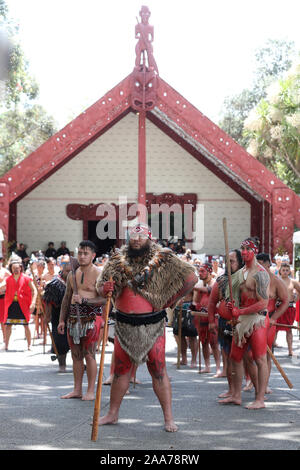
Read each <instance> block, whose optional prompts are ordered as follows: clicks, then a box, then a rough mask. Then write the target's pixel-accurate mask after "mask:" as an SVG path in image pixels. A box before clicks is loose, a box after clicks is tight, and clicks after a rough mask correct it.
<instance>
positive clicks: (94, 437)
mask: <svg viewBox="0 0 300 470" xmlns="http://www.w3.org/2000/svg"><path fill="white" fill-rule="evenodd" d="M110 282H112V278H110ZM111 296H112V292H108V294H107V301H106V305H105V316H104V333H103V340H102V350H101V358H100V367H99V373H98V382H97V391H96V398H95V407H94V417H93V427H92V435H91V440H92V441H96V440H97V437H98V428H99V426H98V421H99V415H100V409H101V395H102V380H103V370H104V358H105V346H106V341H107V333H108V316H109V312H110V303H111Z"/></svg>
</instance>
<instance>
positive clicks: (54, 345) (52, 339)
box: [30, 264, 58, 360]
mask: <svg viewBox="0 0 300 470" xmlns="http://www.w3.org/2000/svg"><path fill="white" fill-rule="evenodd" d="M30 271H31V274H32V280H33V283H34V285H35V288H36V290H37V295H38V297H39V301H40V304H41V308H42V314H43V317H44V321H45V322H46V325H47V329H48V332H49V335H50V338H51V343H52V346H53V350H54V353H55V355H56V357H58V351H57V347H56V344H55V341H54V338H53V335H52V331H51V329H50V326H49V323H48V322H47V319H46V312H45V306H44V304H43V299H42V296H41V293H40V291H39V287H38V285H37V282H36V279H35V275H34V272H33V268H32V264H31V265H30ZM54 360H55V359H54Z"/></svg>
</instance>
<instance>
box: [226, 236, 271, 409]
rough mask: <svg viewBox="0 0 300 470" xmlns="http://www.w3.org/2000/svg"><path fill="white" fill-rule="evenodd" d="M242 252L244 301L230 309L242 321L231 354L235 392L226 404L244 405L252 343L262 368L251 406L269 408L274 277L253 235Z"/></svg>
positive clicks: (242, 245)
mask: <svg viewBox="0 0 300 470" xmlns="http://www.w3.org/2000/svg"><path fill="white" fill-rule="evenodd" d="M241 254H242V257H243V260H244V262H245V266H244V267H243V268H242V269H241V270H239V271H238V273H239V284H238V289H239V298H240V304H239V305H236V304H235V305H236V306H235V305H234V303H233V302H229V303H228V304H227V305H228V308H229V310H231V312H232V316H233V318H234V319H237V320H238V323H237V325H236V326H235V328H234V334H233V340H232V347H231V353H230V357H231V360H232V364H233V384H234V394H233V395H232V396H230V397H228V398H225V399H224V400H223V401H222V403H223V404H225V403H232V404H235V405H241V403H242V399H241V391H242V381H243V372H244V368H243V361H242V359H243V356H244V354H245V353H246V351H247V349H248V347H249V345H250V346H251V350H252V354H253V359H254V361H255V363H256V365H257V368H258V380H257V382H258V383H257V390H256V397H255V401H254V402H253V403H251V404H249V405H248V406H247V407H246V408H248V409H260V408H264V407H265V403H264V394H265V391H266V388H267V384H268V375H269V374H268V365H267V357H266V356H267V333H268V328H269V315H268V310H267V308H268V301H269V286H270V277H269V275H268V273H267V271H266V270H265V269H264V268H263V267H262V266H261V265H260V264H259V263H258V262H257V260H256V255H257V254H258V244H257V241H256V240H255V239H253V238H247V239H246V240H244V241H243V242H242V243H241Z"/></svg>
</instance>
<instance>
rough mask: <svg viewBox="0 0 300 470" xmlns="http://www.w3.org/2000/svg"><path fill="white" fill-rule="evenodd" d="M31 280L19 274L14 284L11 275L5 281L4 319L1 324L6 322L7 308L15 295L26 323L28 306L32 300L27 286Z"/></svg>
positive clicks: (28, 316)
mask: <svg viewBox="0 0 300 470" xmlns="http://www.w3.org/2000/svg"><path fill="white" fill-rule="evenodd" d="M30 281H31V279H30V277H28V276H26V275H25V274H23V273H21V274H20V277H19V279H18V281H17V282H16V280H15V278H14V276H13V275H11V276H9V277H8V278H7V279H6V291H5V297H4V318H3V322H4V323H5V322H6V320H7V314H8V309H9V306H10V305H11V304H12V302H13V300H14V296H15V293H16V292H17V295H18V302H19V305H20V307H21V310H22V312H23V315H24V317H25V319H26V321H27V322H29V320H30V315H31V314H30V304H31V300H32V293H31V289H30V286H29V283H30Z"/></svg>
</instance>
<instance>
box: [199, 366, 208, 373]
mask: <svg viewBox="0 0 300 470" xmlns="http://www.w3.org/2000/svg"><path fill="white" fill-rule="evenodd" d="M209 373H210V367H205V368H204V369H201V370H199V374H209Z"/></svg>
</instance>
